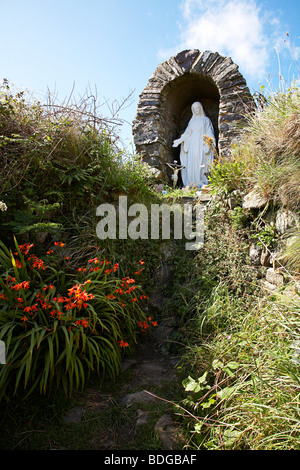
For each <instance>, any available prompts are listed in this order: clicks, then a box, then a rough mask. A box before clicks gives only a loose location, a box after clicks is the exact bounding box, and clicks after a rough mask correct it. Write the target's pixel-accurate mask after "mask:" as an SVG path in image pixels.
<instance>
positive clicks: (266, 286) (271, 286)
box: [258, 279, 277, 292]
mask: <svg viewBox="0 0 300 470" xmlns="http://www.w3.org/2000/svg"><path fill="white" fill-rule="evenodd" d="M258 283H259V285H260V286H261V287H262V288H263V289H264V290H265V291H267V292H270V291H274V290H276V289H277V286H275V285H274V284H271V283H270V282H268V281H266V280H265V279H259V281H258Z"/></svg>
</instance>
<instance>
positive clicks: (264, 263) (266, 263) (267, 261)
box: [260, 250, 271, 267]
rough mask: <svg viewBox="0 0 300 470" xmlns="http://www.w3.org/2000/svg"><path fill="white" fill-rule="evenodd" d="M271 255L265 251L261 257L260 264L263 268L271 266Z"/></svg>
mask: <svg viewBox="0 0 300 470" xmlns="http://www.w3.org/2000/svg"><path fill="white" fill-rule="evenodd" d="M270 258H271V253H270V252H269V251H268V250H263V251H262V252H261V255H260V264H261V265H262V266H266V267H268V266H270Z"/></svg>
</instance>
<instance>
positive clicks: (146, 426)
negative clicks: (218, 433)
mask: <svg viewBox="0 0 300 470" xmlns="http://www.w3.org/2000/svg"><path fill="white" fill-rule="evenodd" d="M162 345H163V341H161V337H160V336H159V335H156V336H154V337H152V336H151V337H149V338H147V339H146V340H145V341H143V343H142V344H139V345H138V346H137V348H136V352H135V355H134V357H133V358H131V359H125V360H124V361H123V364H122V369H121V374H120V382H119V385H116V386H115V388H114V389H113V390H109V391H107V388H108V387H105V389H104V390H103V389H99V388H97V387H96V388H92V389H89V390H88V391H87V392H86V393H85V395H84V396H83V397H81V402H82V403H81V404H80V405H79V406H76V407H74V408H72V409H71V410H70V412H69V413H68V414H66V415H65V417H64V423H65V424H74V423H80V422H82V421H83V420H85V419H87V420H92V419H96V417H97V416H98V417H99V416H100V417H102V418H103V420H102V421H103V426H101V427H100V429H99V428H98V429H97V431H96V432H95V434H94V437H93V438H92V442H91V447H93V448H95V449H98V450H123V449H148V448H149V447H150V448H151V449H168V450H172V449H180V448H182V442H181V439H180V436H179V433H178V420H177V417H176V413H174V406H173V405H172V399H174V397H176V395H178V391H179V390H180V387H181V385H180V383H179V381H178V377H177V374H176V366H177V365H178V358H176V357H174V356H173V355H172V354H169V353H166V351H164V349H163V348H162Z"/></svg>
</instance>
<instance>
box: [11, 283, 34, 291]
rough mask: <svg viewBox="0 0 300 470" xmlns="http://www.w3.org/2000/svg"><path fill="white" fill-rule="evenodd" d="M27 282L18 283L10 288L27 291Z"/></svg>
mask: <svg viewBox="0 0 300 470" xmlns="http://www.w3.org/2000/svg"><path fill="white" fill-rule="evenodd" d="M29 284H30V282H29V281H23V282H20V283H19V284H15V285H14V286H12V287H11V289H13V290H20V289H28V288H29Z"/></svg>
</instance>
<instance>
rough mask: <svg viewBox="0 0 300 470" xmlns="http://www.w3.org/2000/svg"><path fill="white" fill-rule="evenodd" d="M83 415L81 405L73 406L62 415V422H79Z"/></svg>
mask: <svg viewBox="0 0 300 470" xmlns="http://www.w3.org/2000/svg"><path fill="white" fill-rule="evenodd" d="M82 417H83V408H82V407H81V406H75V407H74V408H72V409H71V410H70V411H69V412H68V413H67V414H66V415H65V416H63V419H62V420H63V423H65V424H76V423H80V421H81V420H82Z"/></svg>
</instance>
